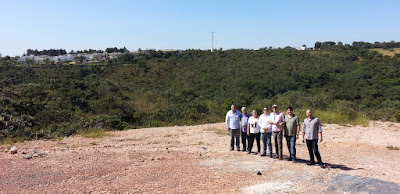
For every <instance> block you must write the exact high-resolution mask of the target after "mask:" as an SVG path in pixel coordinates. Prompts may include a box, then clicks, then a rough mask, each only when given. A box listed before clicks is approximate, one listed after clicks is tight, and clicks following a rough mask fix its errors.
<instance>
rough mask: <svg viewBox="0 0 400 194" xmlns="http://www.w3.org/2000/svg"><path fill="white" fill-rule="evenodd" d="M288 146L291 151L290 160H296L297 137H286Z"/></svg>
mask: <svg viewBox="0 0 400 194" xmlns="http://www.w3.org/2000/svg"><path fill="white" fill-rule="evenodd" d="M285 137H286V144H287V146H288V149H289V155H290V159H292V160H296V135H293V136H285Z"/></svg>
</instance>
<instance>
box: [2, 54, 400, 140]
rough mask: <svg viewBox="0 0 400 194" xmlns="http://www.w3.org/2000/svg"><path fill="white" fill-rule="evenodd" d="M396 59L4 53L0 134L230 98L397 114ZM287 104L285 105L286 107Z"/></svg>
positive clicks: (179, 118)
mask: <svg viewBox="0 0 400 194" xmlns="http://www.w3.org/2000/svg"><path fill="white" fill-rule="evenodd" d="M399 76H400V60H399V58H397V57H396V56H394V57H387V56H382V55H379V54H377V53H376V52H371V51H369V50H368V49H361V48H354V47H350V46H332V47H328V48H323V49H320V50H316V51H298V50H295V49H292V48H289V47H288V48H285V49H272V50H269V49H260V50H243V49H239V50H227V51H222V50H218V51H216V52H210V51H201V50H186V51H184V52H182V53H178V52H177V53H173V52H172V53H171V52H170V53H165V52H161V51H157V52H155V51H154V52H151V53H149V54H142V55H138V56H135V55H130V54H125V55H122V56H120V57H119V58H118V59H115V60H111V61H109V62H107V63H105V64H101V65H98V64H97V65H96V64H92V65H76V66H75V65H62V64H41V65H37V66H35V68H27V67H25V66H20V65H18V64H16V63H15V62H14V61H12V59H9V60H6V59H2V61H1V63H0V114H1V116H2V117H3V118H4V120H5V122H1V123H0V124H1V125H0V127H1V131H0V140H1V141H2V142H6V143H7V142H14V141H21V140H25V139H41V138H45V139H49V138H56V137H60V136H61V137H63V136H69V135H72V134H76V133H81V132H84V131H85V130H92V129H104V130H122V129H131V128H142V127H157V126H171V125H185V124H190V125H192V124H199V123H209V122H220V121H222V120H223V117H224V114H225V113H226V110H228V109H229V106H230V104H232V103H235V104H236V105H237V106H238V107H241V106H247V107H249V108H250V109H258V110H261V108H262V107H263V106H265V105H268V106H271V105H272V104H278V105H279V106H280V107H282V108H283V107H285V106H287V105H292V106H293V107H294V108H295V110H299V111H300V110H301V111H302V110H305V109H306V108H313V109H316V110H318V111H317V112H318V114H319V115H317V116H318V117H320V118H321V119H322V120H323V121H324V122H329V123H339V124H347V123H352V124H364V125H365V124H366V123H367V120H368V119H372V120H386V121H394V122H398V121H400V95H399V94H400V77H399ZM282 108H281V109H282Z"/></svg>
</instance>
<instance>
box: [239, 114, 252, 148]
mask: <svg viewBox="0 0 400 194" xmlns="http://www.w3.org/2000/svg"><path fill="white" fill-rule="evenodd" d="M250 117H251V114H250V113H248V112H247V108H246V107H242V119H241V128H242V145H243V149H242V151H244V152H245V151H249V150H248V148H249V146H247V144H248V142H249V136H247V123H248V120H249V118H250ZM246 148H247V149H246Z"/></svg>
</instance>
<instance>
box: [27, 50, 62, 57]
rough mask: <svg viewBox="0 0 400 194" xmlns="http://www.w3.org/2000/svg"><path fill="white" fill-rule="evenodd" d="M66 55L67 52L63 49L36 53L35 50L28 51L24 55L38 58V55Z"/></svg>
mask: <svg viewBox="0 0 400 194" xmlns="http://www.w3.org/2000/svg"><path fill="white" fill-rule="evenodd" d="M65 54H67V51H65V49H49V50H46V49H45V50H42V51H38V50H37V49H35V50H32V49H28V50H26V55H28V56H29V55H34V56H38V55H48V56H59V55H65Z"/></svg>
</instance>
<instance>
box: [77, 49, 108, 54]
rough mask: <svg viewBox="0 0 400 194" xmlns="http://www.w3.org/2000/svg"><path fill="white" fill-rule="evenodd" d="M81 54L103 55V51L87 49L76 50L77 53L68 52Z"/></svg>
mask: <svg viewBox="0 0 400 194" xmlns="http://www.w3.org/2000/svg"><path fill="white" fill-rule="evenodd" d="M83 53H87V54H93V53H104V51H103V50H100V49H99V50H95V49H89V50H86V49H85V50H77V51H74V50H71V51H70V52H69V54H83Z"/></svg>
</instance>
